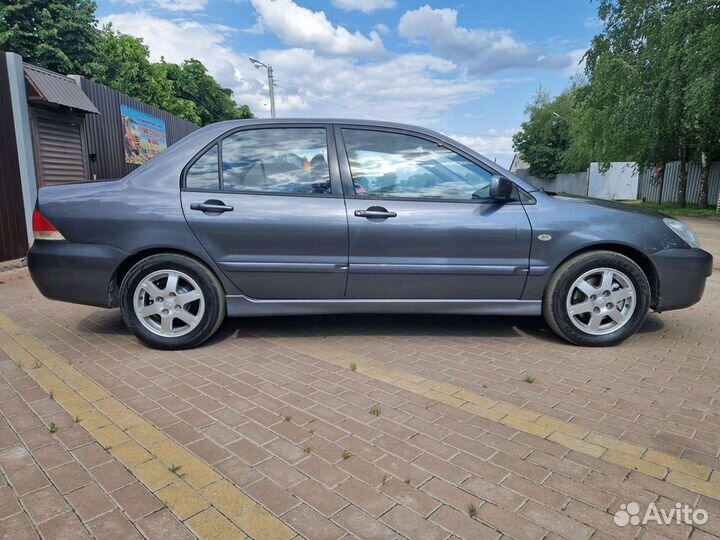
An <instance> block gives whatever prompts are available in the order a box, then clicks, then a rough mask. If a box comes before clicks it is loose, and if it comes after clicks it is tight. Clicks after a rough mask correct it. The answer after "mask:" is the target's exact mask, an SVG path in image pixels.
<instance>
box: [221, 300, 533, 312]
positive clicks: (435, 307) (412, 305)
mask: <svg viewBox="0 0 720 540" xmlns="http://www.w3.org/2000/svg"><path fill="white" fill-rule="evenodd" d="M225 299H226V302H227V314H228V316H229V317H255V316H269V315H279V316H282V315H320V314H332V313H440V314H465V315H527V316H537V315H540V314H541V312H542V302H541V301H540V300H444V299H440V300H434V299H410V300H407V299H402V300H394V299H369V300H365V299H337V300H334V299H332V300H325V299H323V300H274V299H273V300H258V299H254V298H249V297H247V296H243V295H228V296H226V297H225Z"/></svg>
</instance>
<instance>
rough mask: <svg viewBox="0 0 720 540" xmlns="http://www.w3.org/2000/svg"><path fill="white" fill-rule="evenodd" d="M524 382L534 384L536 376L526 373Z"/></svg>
mask: <svg viewBox="0 0 720 540" xmlns="http://www.w3.org/2000/svg"><path fill="white" fill-rule="evenodd" d="M523 382H526V383H529V384H532V383H534V382H535V377H533V376H532V375H525V378H524V379H523Z"/></svg>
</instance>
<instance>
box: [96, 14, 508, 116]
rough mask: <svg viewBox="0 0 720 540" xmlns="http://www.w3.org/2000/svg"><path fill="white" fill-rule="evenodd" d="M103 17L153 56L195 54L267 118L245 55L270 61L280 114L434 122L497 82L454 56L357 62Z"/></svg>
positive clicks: (192, 25)
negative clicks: (245, 46)
mask: <svg viewBox="0 0 720 540" xmlns="http://www.w3.org/2000/svg"><path fill="white" fill-rule="evenodd" d="M102 22H103V23H107V22H112V24H113V26H114V27H115V28H116V29H117V30H119V31H121V32H124V33H127V34H131V35H134V36H137V37H140V38H142V39H143V40H144V41H145V44H146V45H147V46H148V48H149V49H150V56H151V60H152V61H158V60H159V59H160V57H165V59H166V60H167V61H168V62H174V63H179V62H182V61H183V60H185V59H187V58H197V59H198V60H200V61H201V62H203V64H205V66H207V68H208V71H209V72H210V74H211V75H213V76H214V77H215V78H216V79H217V80H218V81H219V82H220V84H222V85H223V86H226V87H228V88H232V89H233V91H234V93H235V99H236V100H237V102H238V103H241V104H245V103H246V104H248V105H249V106H250V107H251V109H252V110H253V111H254V112H255V114H257V115H258V116H266V115H267V114H268V111H269V108H270V107H269V101H268V91H267V84H266V82H265V72H264V71H262V72H261V71H259V70H256V69H255V68H253V66H252V65H251V64H250V62H249V61H248V59H247V57H248V56H257V57H258V58H259V59H261V60H262V61H263V62H267V63H270V64H272V65H273V68H274V70H275V76H276V80H277V88H276V90H275V99H276V106H277V112H278V116H287V117H289V116H300V115H302V116H315V117H329V116H335V117H341V116H342V117H372V118H377V119H385V120H394V121H398V122H407V123H414V124H425V125H433V124H434V123H436V124H437V123H439V122H440V120H442V119H443V117H444V113H445V112H446V111H448V110H449V109H451V108H452V107H455V106H457V105H459V104H463V103H467V102H470V101H472V100H475V99H477V98H479V97H481V96H482V95H485V94H489V93H492V92H493V91H494V90H495V88H497V87H498V85H499V84H500V82H499V81H495V80H482V81H480V80H474V79H467V78H466V77H464V76H462V73H460V71H459V69H458V66H457V65H456V64H455V63H454V62H452V61H450V60H445V59H442V58H438V57H437V56H433V55H428V54H404V55H398V56H394V57H387V58H385V57H384V58H382V59H378V60H376V61H372V62H360V61H359V60H358V59H356V58H351V57H345V56H324V55H322V54H320V53H318V52H317V51H314V50H311V49H304V48H299V47H298V48H290V49H272V50H265V51H248V52H245V51H236V50H233V49H232V48H231V47H230V46H229V45H228V43H227V39H228V38H229V37H230V36H231V34H232V32H233V31H232V30H231V29H229V28H227V27H225V26H222V25H200V24H199V23H198V22H196V21H188V20H186V21H182V20H172V21H171V20H167V19H162V18H159V17H156V16H154V15H151V14H148V13H146V12H142V11H139V12H134V13H123V14H116V15H111V16H108V17H105V18H104V19H103V20H102ZM329 74H331V75H329Z"/></svg>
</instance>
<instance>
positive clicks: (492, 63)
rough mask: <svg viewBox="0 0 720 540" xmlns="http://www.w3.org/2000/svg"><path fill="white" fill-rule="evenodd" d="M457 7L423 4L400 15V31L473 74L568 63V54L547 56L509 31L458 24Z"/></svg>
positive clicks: (566, 64)
mask: <svg viewBox="0 0 720 540" xmlns="http://www.w3.org/2000/svg"><path fill="white" fill-rule="evenodd" d="M457 16H458V12H457V10H455V9H449V8H443V9H433V8H431V7H430V6H427V5H425V6H422V7H420V8H418V9H415V10H411V11H407V12H405V13H404V14H403V16H402V17H401V18H400V23H399V24H398V32H399V33H400V35H401V36H403V37H406V38H409V39H422V40H424V41H426V42H427V44H428V45H429V46H430V48H431V49H433V50H434V51H435V52H437V53H438V54H441V55H442V56H444V57H446V58H449V59H451V60H453V61H454V62H456V63H458V64H460V65H463V66H465V67H466V68H467V70H468V72H469V73H473V74H478V75H486V74H489V73H494V72H497V71H500V70H502V69H507V68H532V67H543V68H550V69H562V68H565V67H567V66H568V64H569V62H570V58H569V57H568V55H566V54H552V55H543V54H541V53H540V52H539V51H537V50H535V49H534V48H533V47H531V46H530V45H528V44H526V43H523V42H520V41H517V40H515V39H514V38H513V37H512V36H511V35H510V32H509V31H508V30H485V29H468V28H464V27H462V26H458V24H457Z"/></svg>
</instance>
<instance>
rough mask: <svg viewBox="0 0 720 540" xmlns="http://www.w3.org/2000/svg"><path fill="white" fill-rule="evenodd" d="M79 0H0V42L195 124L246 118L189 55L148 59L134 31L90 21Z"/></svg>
mask: <svg viewBox="0 0 720 540" xmlns="http://www.w3.org/2000/svg"><path fill="white" fill-rule="evenodd" d="M94 14H95V3H94V2H89V1H87V0H76V1H57V0H46V1H44V2H42V1H37V0H10V3H8V4H3V5H2V6H0V49H5V50H10V51H14V52H17V53H19V54H21V55H22V56H23V58H24V59H25V60H26V61H28V62H31V63H34V64H37V65H39V66H41V67H45V68H47V69H51V70H54V71H58V72H60V73H78V74H81V75H85V76H88V77H89V78H91V79H93V80H95V81H97V82H99V83H101V84H104V85H106V86H109V87H111V88H113V89H115V90H117V91H119V92H123V93H125V94H127V95H129V96H131V97H134V98H135V99H138V100H140V101H142V102H144V103H147V104H148V105H152V106H154V107H158V108H160V109H164V110H166V111H168V112H169V113H171V114H174V115H176V116H179V117H180V118H184V119H186V120H188V121H190V122H194V123H196V124H200V125H205V124H208V123H210V122H217V121H219V120H234V119H238V118H252V112H251V111H250V108H249V107H248V106H247V105H241V106H238V105H237V104H236V103H235V100H234V99H233V93H232V90H230V89H228V88H223V87H222V86H220V85H219V84H218V82H217V81H216V80H215V79H214V78H213V77H212V76H211V75H210V74H208V72H207V69H206V68H205V66H204V65H203V64H202V63H201V62H200V61H199V60H195V59H190V60H186V61H185V62H183V63H182V64H181V65H176V64H170V63H167V62H165V61H161V62H158V63H152V62H151V61H150V51H149V50H148V48H147V46H146V45H145V44H144V43H143V41H142V40H141V39H139V38H136V37H133V36H129V35H126V34H122V33H120V32H116V31H115V30H114V29H113V28H112V26H111V25H107V26H104V27H103V28H101V29H98V28H97V21H96V19H95V15H94Z"/></svg>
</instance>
